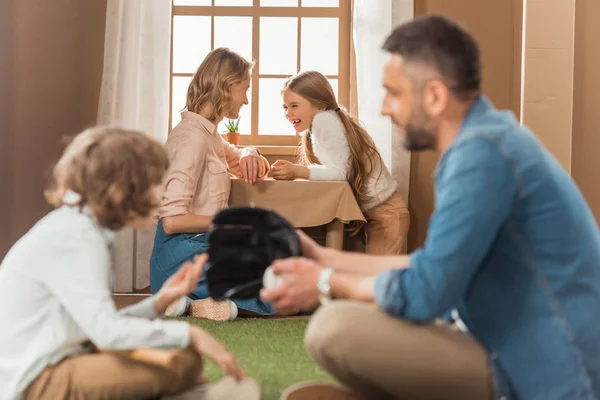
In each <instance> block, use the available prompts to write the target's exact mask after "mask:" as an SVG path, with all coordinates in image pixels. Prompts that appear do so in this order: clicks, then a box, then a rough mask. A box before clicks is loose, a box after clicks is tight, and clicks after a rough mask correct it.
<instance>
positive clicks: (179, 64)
mask: <svg viewBox="0 0 600 400" xmlns="http://www.w3.org/2000/svg"><path fill="white" fill-rule="evenodd" d="M209 52H210V17H196V16H194V17H189V16H175V17H174V18H173V72H175V73H178V72H184V73H193V72H196V69H197V68H198V66H199V65H200V63H201V62H202V60H204V57H206V55H207V54H208V53H209Z"/></svg>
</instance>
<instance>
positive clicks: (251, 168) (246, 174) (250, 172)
mask: <svg viewBox="0 0 600 400" xmlns="http://www.w3.org/2000/svg"><path fill="white" fill-rule="evenodd" d="M240 170H241V171H242V178H243V179H244V180H245V181H246V182H248V183H255V182H256V181H257V180H258V178H261V177H263V176H264V175H265V173H266V172H267V171H266V170H265V164H264V163H263V158H262V157H261V156H258V155H255V154H248V155H246V156H243V157H242V158H240Z"/></svg>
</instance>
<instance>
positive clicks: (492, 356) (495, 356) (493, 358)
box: [490, 353, 506, 400]
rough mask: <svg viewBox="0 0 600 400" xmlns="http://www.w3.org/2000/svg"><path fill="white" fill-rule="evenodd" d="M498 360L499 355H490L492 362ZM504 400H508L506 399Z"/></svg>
mask: <svg viewBox="0 0 600 400" xmlns="http://www.w3.org/2000/svg"><path fill="white" fill-rule="evenodd" d="M497 358H498V355H497V354H496V353H492V354H490V359H491V360H492V361H494V360H496V359H497ZM500 400H502V399H500ZM504 400H506V398H504Z"/></svg>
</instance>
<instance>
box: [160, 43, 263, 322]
mask: <svg viewBox="0 0 600 400" xmlns="http://www.w3.org/2000/svg"><path fill="white" fill-rule="evenodd" d="M251 69H252V63H250V62H248V61H246V60H245V59H244V58H242V57H241V56H240V55H239V54H237V53H235V52H233V51H231V50H229V49H225V48H219V49H215V50H213V51H212V52H211V53H209V54H208V56H206V58H205V59H204V61H203V62H202V64H201V65H200V67H198V70H197V71H196V73H195V75H194V77H193V78H192V82H191V83H190V86H189V89H188V93H187V100H186V111H184V112H183V113H182V114H181V122H180V123H179V124H178V125H177V126H176V127H175V128H174V129H173V131H172V132H171V134H170V135H169V138H168V140H167V145H166V146H167V151H168V153H169V158H170V161H171V167H170V169H169V172H168V174H167V179H166V190H165V194H164V196H163V198H162V203H161V207H160V210H159V215H158V216H159V218H160V220H159V222H158V226H157V230H156V236H155V238H154V248H153V251H152V257H151V259H150V283H151V288H152V292H153V293H156V292H157V291H158V290H159V289H160V288H161V287H162V285H163V284H164V282H165V281H166V280H167V279H168V278H169V277H170V276H172V275H173V274H175V273H176V272H177V271H178V270H179V268H180V266H181V265H182V264H183V263H184V262H186V261H189V260H191V259H193V257H194V256H195V255H196V254H199V253H204V252H205V251H206V250H207V246H208V244H207V235H206V232H207V231H208V229H209V226H210V223H211V220H212V217H213V215H214V214H215V213H217V212H218V211H220V210H221V209H223V208H225V207H227V202H228V199H229V191H230V186H231V183H230V181H229V173H232V174H234V175H236V176H238V177H241V178H243V179H244V180H245V181H246V182H250V183H254V182H256V180H257V179H262V178H264V177H265V176H266V175H267V173H268V172H269V163H268V162H267V160H266V159H265V158H264V157H261V156H260V155H259V154H258V153H257V151H256V150H255V149H253V148H245V149H244V150H241V151H240V150H238V149H237V148H236V147H235V146H233V145H230V144H228V143H227V142H226V141H225V140H224V139H223V138H222V137H221V135H220V134H219V133H218V132H217V126H218V125H219V122H221V120H222V119H223V118H225V117H228V118H231V119H235V118H238V115H239V112H240V108H241V107H242V106H243V105H245V104H248V97H247V94H246V92H247V91H248V88H249V87H250V72H251ZM238 309H239V311H240V313H243V314H246V315H264V314H271V313H273V310H272V308H271V307H270V306H269V305H268V304H266V303H263V302H262V301H261V300H259V299H250V300H243V301H237V300H236V302H235V303H234V302H231V301H224V302H215V301H213V300H212V299H210V298H208V291H207V287H206V282H205V280H204V278H201V280H200V282H199V284H198V287H197V288H196V289H195V290H194V291H193V293H191V294H190V296H188V297H185V298H182V299H180V301H178V302H176V303H174V304H173V305H172V306H171V307H169V310H168V312H167V313H168V315H172V316H178V315H184V314H189V315H191V316H194V317H199V318H208V319H213V320H232V319H234V318H235V317H236V316H237V314H238Z"/></svg>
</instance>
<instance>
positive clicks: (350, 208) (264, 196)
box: [229, 179, 366, 228]
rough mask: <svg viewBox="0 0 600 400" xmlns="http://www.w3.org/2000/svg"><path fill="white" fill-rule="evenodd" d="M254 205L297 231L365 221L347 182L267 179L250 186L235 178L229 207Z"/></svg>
mask: <svg viewBox="0 0 600 400" xmlns="http://www.w3.org/2000/svg"><path fill="white" fill-rule="evenodd" d="M251 204H254V206H255V207H260V208H266V209H270V210H274V211H276V212H278V213H279V214H280V215H281V216H283V217H284V218H286V219H287V220H288V221H290V222H291V223H292V224H293V225H294V226H295V227H297V228H308V227H312V226H320V225H326V224H328V223H330V222H331V221H333V220H334V219H336V218H337V219H339V220H340V221H342V222H344V223H349V222H351V221H362V222H365V221H366V220H365V217H364V215H363V214H362V212H361V210H360V207H359V206H358V203H357V202H356V199H355V198H354V195H353V193H352V189H351V188H350V185H349V184H348V182H315V181H276V180H273V179H267V180H264V181H259V182H257V183H255V184H253V185H251V184H249V183H246V182H244V181H243V180H240V179H232V180H231V195H230V196H229V206H230V207H244V206H246V207H247V206H250V205H251Z"/></svg>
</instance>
